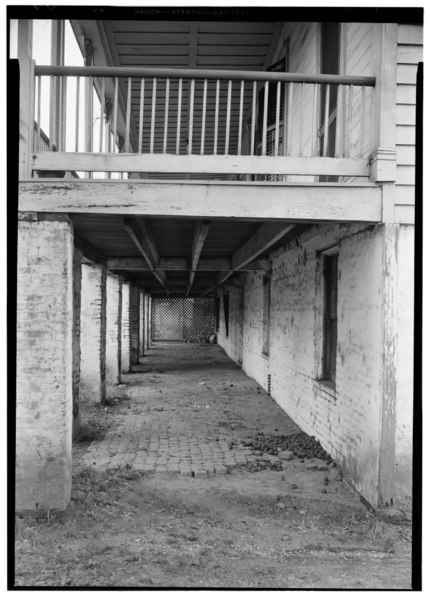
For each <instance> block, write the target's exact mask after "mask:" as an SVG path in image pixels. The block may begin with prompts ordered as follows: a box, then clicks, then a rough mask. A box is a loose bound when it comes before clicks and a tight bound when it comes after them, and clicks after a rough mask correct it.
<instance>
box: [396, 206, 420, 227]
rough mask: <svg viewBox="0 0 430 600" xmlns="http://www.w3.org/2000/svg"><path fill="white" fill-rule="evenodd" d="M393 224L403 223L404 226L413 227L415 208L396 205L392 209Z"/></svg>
mask: <svg viewBox="0 0 430 600" xmlns="http://www.w3.org/2000/svg"><path fill="white" fill-rule="evenodd" d="M394 222H395V223H403V224H405V225H408V224H410V225H414V223H415V207H414V206H402V205H396V206H395V207H394Z"/></svg>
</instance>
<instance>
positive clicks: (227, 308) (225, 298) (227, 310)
mask: <svg viewBox="0 0 430 600" xmlns="http://www.w3.org/2000/svg"><path fill="white" fill-rule="evenodd" d="M223 304H224V323H225V337H228V325H229V320H230V294H224V295H223Z"/></svg>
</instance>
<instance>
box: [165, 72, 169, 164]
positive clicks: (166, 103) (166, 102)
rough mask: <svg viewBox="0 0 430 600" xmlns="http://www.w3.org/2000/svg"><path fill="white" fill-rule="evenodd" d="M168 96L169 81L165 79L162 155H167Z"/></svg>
mask: <svg viewBox="0 0 430 600" xmlns="http://www.w3.org/2000/svg"><path fill="white" fill-rule="evenodd" d="M169 94H170V79H169V78H167V79H166V101H165V105H164V135H163V153H164V154H166V153H167V130H168V127H169Z"/></svg>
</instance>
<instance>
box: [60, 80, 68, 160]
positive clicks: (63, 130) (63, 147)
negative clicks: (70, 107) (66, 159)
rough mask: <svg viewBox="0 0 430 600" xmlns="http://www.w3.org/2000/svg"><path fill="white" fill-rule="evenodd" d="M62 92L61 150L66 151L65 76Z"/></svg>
mask: <svg viewBox="0 0 430 600" xmlns="http://www.w3.org/2000/svg"><path fill="white" fill-rule="evenodd" d="M62 80H63V81H62V84H63V85H62V94H61V150H62V152H65V151H66V135H67V77H66V76H65V75H64V76H63V77H62Z"/></svg>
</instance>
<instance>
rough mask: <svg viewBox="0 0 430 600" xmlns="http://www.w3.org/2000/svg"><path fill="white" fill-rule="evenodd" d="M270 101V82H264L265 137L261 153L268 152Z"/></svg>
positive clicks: (262, 141) (264, 154)
mask: <svg viewBox="0 0 430 600" xmlns="http://www.w3.org/2000/svg"><path fill="white" fill-rule="evenodd" d="M268 103H269V82H268V81H265V82H264V102H263V139H262V140H261V154H262V156H266V154H267V109H268Z"/></svg>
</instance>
